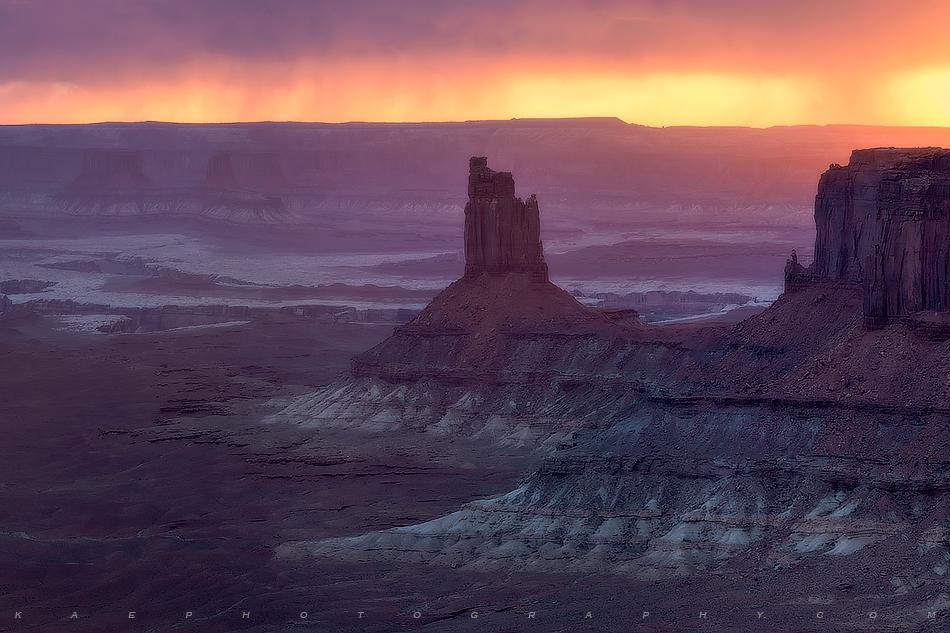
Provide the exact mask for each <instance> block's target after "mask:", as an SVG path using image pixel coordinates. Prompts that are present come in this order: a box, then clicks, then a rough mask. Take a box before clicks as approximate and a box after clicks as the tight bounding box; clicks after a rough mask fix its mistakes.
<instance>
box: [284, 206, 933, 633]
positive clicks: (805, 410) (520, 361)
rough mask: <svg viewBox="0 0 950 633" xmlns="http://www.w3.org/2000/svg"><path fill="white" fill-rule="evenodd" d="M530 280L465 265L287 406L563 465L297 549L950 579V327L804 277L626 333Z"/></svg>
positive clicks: (907, 583)
mask: <svg viewBox="0 0 950 633" xmlns="http://www.w3.org/2000/svg"><path fill="white" fill-rule="evenodd" d="M853 229H854V227H852V226H851V225H849V224H847V223H845V226H844V227H842V229H841V230H842V231H845V232H852V231H853ZM845 241H846V240H845ZM823 257H826V256H825V255H823ZM789 269H790V270H791V271H792V272H795V273H798V274H800V275H803V276H805V275H807V274H808V271H807V269H805V267H804V266H802V265H801V264H800V263H799V262H798V261H797V258H794V259H793V260H792V261H790V263H789ZM519 275H520V276H519ZM529 277H530V275H526V274H509V275H508V276H507V277H506V279H508V280H509V281H508V283H512V282H511V280H514V279H520V281H519V284H521V285H517V286H507V288H508V291H510V293H511V294H510V296H511V297H517V298H518V301H511V302H509V303H505V302H499V301H498V297H499V296H508V295H505V294H504V293H503V292H502V293H499V289H500V288H505V287H506V286H504V284H501V285H498V284H493V283H491V282H492V280H493V279H494V277H493V276H492V275H491V274H489V273H484V274H482V275H479V277H478V278H477V279H478V280H480V281H479V283H481V284H485V285H484V286H480V285H479V283H473V282H471V281H467V280H466V279H463V280H460V281H459V282H457V283H456V284H455V285H453V287H451V288H450V289H448V290H447V291H446V292H445V293H443V295H440V298H439V299H436V301H434V302H433V303H432V304H431V305H430V306H429V307H428V308H427V309H426V310H425V311H424V312H423V313H421V314H420V315H419V317H417V320H416V321H414V322H413V324H411V325H412V327H408V328H406V329H404V330H402V331H397V334H396V335H395V336H394V337H393V338H392V339H390V340H388V341H386V342H385V343H383V344H382V345H380V346H379V347H378V348H376V349H375V350H371V351H370V352H367V353H366V354H363V355H361V356H360V357H358V358H357V359H356V361H355V362H354V374H355V375H354V376H353V377H352V378H350V379H349V380H347V381H344V382H342V383H340V384H337V385H335V386H333V387H332V388H330V389H327V390H324V391H321V392H318V393H316V394H311V395H310V396H305V397H303V398H300V399H297V400H296V401H295V402H293V403H292V404H291V405H290V406H288V407H287V408H286V409H285V411H284V412H283V414H281V415H279V416H276V417H275V418H273V419H274V420H284V421H292V422H297V423H300V424H304V425H311V426H320V427H339V426H343V427H347V428H351V429H356V430H360V431H363V432H367V433H374V434H386V433H393V432H398V433H407V432H411V433H418V434H419V436H420V437H426V436H431V437H435V436H445V435H458V436H467V437H473V438H480V439H484V440H485V442H486V445H488V446H490V449H489V450H511V449H513V448H517V449H519V450H522V451H524V452H525V453H526V454H528V455H532V456H534V457H535V458H538V457H544V461H543V463H541V464H540V466H539V467H537V468H536V469H535V470H534V471H533V472H532V473H531V474H529V475H528V476H527V477H526V478H525V479H524V481H523V482H522V485H521V486H519V487H518V488H517V489H516V490H513V491H511V492H509V493H508V494H505V495H502V496H500V497H497V498H493V499H486V500H477V501H472V502H471V503H469V504H467V505H466V506H465V507H463V508H461V509H459V511H457V512H455V513H452V514H449V515H446V516H443V517H437V518H434V519H433V520H431V521H428V522H426V523H422V524H419V525H407V526H402V527H396V528H393V529H390V530H385V531H381V532H373V533H370V534H364V535H354V536H351V537H347V538H338V539H330V540H324V541H317V542H297V543H294V542H288V543H285V544H283V545H282V546H280V547H279V548H278V554H279V555H280V556H285V557H307V556H317V557H334V558H342V559H345V560H351V561H378V560H389V561H417V562H418V561H422V562H431V563H434V564H445V565H451V566H454V567H458V566H461V567H467V568H472V569H480V570H496V569H509V570H510V569H521V570H539V571H559V570H566V569H567V570H593V571H610V572H617V573H624V574H630V575H633V576H637V577H640V578H645V579H656V578H662V577H668V576H671V575H681V574H692V573H708V572H710V571H714V572H715V573H727V572H728V573H736V574H740V575H741V574H746V573H750V572H753V573H755V572H762V571H766V572H770V573H772V572H775V571H776V570H784V569H787V568H789V567H795V566H802V565H813V566H819V565H824V566H825V568H828V569H835V570H839V572H840V574H841V575H842V576H847V577H848V578H849V580H848V581H847V582H848V583H852V584H853V585H860V584H861V583H862V582H863V580H862V578H863V575H864V572H863V571H862V568H860V567H859V566H857V567H854V569H851V568H850V567H848V566H847V565H846V564H844V563H842V562H841V561H842V560H852V561H854V560H863V561H868V560H873V561H876V564H877V566H878V569H879V570H880V574H883V575H882V576H881V577H882V578H886V580H887V583H888V587H892V588H893V590H894V591H899V592H900V593H899V594H898V595H901V596H905V598H902V599H906V601H907V602H906V604H907V605H910V606H908V609H911V608H912V607H913V605H917V604H923V603H924V601H925V600H927V599H929V598H930V597H932V595H933V592H934V591H936V590H938V589H939V588H940V587H942V586H944V583H945V578H946V577H947V575H948V573H950V546H948V543H947V542H945V541H944V540H943V538H944V528H943V526H945V525H946V524H947V522H948V521H950V496H948V495H947V490H950V470H948V468H947V464H948V463H950V381H947V380H946V376H947V375H948V374H950V361H948V359H950V342H948V341H947V340H946V339H941V338H940V337H939V336H921V335H920V333H919V332H918V331H917V330H915V329H914V328H913V327H911V324H910V323H907V322H904V321H899V322H896V323H892V324H890V325H889V326H887V327H885V328H880V329H868V328H865V327H864V297H863V289H862V287H861V286H860V285H859V284H856V283H853V282H850V281H849V280H848V279H841V278H833V279H832V278H828V279H825V280H824V281H823V282H822V283H806V284H802V286H801V287H800V288H797V289H796V291H795V292H789V293H786V294H785V295H783V296H782V297H781V298H780V299H779V300H778V301H777V302H775V304H773V305H772V306H771V307H770V308H769V309H768V310H766V311H765V312H763V313H761V314H759V315H756V316H754V317H752V318H750V319H748V320H746V321H744V322H742V323H739V324H737V325H735V326H726V325H706V326H668V327H662V328H660V327H643V326H641V327H635V328H629V327H628V328H623V327H619V326H618V325H617V324H615V323H611V322H609V320H598V319H597V318H595V316H594V314H593V313H592V312H591V311H589V309H587V308H584V307H583V306H580V307H574V308H571V309H568V308H567V305H568V304H566V303H563V302H560V300H559V299H555V298H554V297H555V296H556V293H554V291H551V292H552V293H553V294H552V295H551V297H552V298H551V299H550V300H549V301H547V302H545V304H544V305H543V306H542V307H541V308H540V309H539V308H538V307H537V306H536V305H532V304H531V302H530V300H525V299H524V298H523V297H524V296H526V295H525V288H528V287H531V285H532V282H531V281H530V279H529ZM489 288H491V289H493V290H492V291H491V292H487V289H489ZM490 300H491V301H495V302H496V303H487V302H488V301H490ZM499 305H501V306H504V305H510V306H516V305H517V306H521V305H525V307H526V309H525V310H524V311H521V310H520V307H519V308H517V309H516V308H514V307H512V308H511V310H512V312H510V313H506V312H505V311H504V310H499V309H498V306H499ZM554 306H559V307H558V308H557V309H556V310H555V309H553V307H554ZM546 310H547V314H548V316H549V318H546V319H538V318H528V316H527V315H529V314H535V313H545V311H546ZM515 316H517V317H518V318H523V320H520V321H519V320H518V319H516V318H515ZM598 316H600V317H603V315H598ZM933 321H934V323H936V324H938V325H939V320H937V319H934V320H933ZM934 327H936V325H935V326H934ZM845 557H852V558H850V559H848V558H845ZM862 557H863V558H862ZM849 574H850V575H849ZM862 591H864V589H862ZM869 591H873V592H878V593H875V594H874V595H876V596H877V595H880V596H884V595H887V592H888V591H889V590H885V589H880V588H873V589H869ZM882 591H883V592H884V593H880V592H882ZM915 601H916V602H915ZM911 610H912V609H911ZM910 612H911V611H908V613H910ZM908 617H911V616H908Z"/></svg>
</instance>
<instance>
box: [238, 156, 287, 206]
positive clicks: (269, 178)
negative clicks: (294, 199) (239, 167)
mask: <svg viewBox="0 0 950 633" xmlns="http://www.w3.org/2000/svg"><path fill="white" fill-rule="evenodd" d="M244 182H245V183H246V184H247V186H248V188H249V189H252V190H254V191H260V192H261V193H263V194H264V195H265V196H276V195H279V194H280V193H281V192H285V191H292V190H294V189H296V188H297V186H296V185H295V184H294V183H292V182H291V181H290V179H288V178H287V176H285V175H284V170H283V169H282V168H281V166H280V157H279V156H278V155H277V154H276V153H275V152H256V153H254V154H249V155H247V172H246V174H245V176H244Z"/></svg>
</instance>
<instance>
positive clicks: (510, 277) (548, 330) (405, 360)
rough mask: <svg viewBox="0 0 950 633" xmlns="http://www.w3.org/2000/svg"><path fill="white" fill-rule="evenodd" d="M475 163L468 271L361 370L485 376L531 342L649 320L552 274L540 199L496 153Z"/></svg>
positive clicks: (366, 358) (356, 368) (602, 334)
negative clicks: (522, 188) (525, 191)
mask: <svg viewBox="0 0 950 633" xmlns="http://www.w3.org/2000/svg"><path fill="white" fill-rule="evenodd" d="M469 167H470V174H469V185H468V192H469V203H468V204H467V205H466V207H465V256H466V258H465V261H466V264H465V274H464V275H463V277H462V278H461V279H459V280H458V281H456V282H455V283H453V284H452V285H450V286H449V287H448V288H446V289H445V290H443V291H442V292H441V293H440V294H439V295H438V296H437V297H436V298H435V299H433V300H432V302H431V303H429V305H427V306H426V307H425V309H424V310H423V311H422V312H420V313H419V314H418V315H417V316H416V317H415V318H414V319H413V320H412V321H410V322H409V323H407V324H406V325H404V326H401V327H399V328H397V329H396V331H395V332H394V333H393V336H392V337H390V338H389V339H387V340H386V341H384V342H383V343H381V344H380V345H378V346H376V347H374V348H373V349H371V350H369V351H367V352H365V353H363V354H360V355H359V356H357V357H356V358H354V359H353V374H354V376H355V377H357V378H382V379H383V380H387V381H393V380H395V381H403V382H405V381H416V380H421V379H424V378H426V377H429V378H432V377H440V378H442V379H446V378H450V379H451V380H458V379H460V378H464V377H469V378H470V377H472V376H482V377H485V376H488V375H494V374H497V372H499V371H501V372H502V373H505V372H507V371H508V370H510V369H511V367H512V361H515V360H516V359H517V360H519V361H523V360H526V359H525V358H518V357H519V355H521V354H522V353H521V352H518V350H519V349H522V348H523V346H524V343H525V340H530V339H534V340H535V341H539V340H541V339H543V338H545V337H549V338H550V337H554V338H561V337H564V336H568V337H582V338H584V337H586V338H589V339H597V338H610V337H613V336H615V335H617V334H618V333H620V332H623V331H625V330H627V329H629V328H630V327H631V326H637V325H639V321H638V315H637V313H636V311H635V310H632V309H631V310H624V311H616V310H613V311H609V313H607V312H605V311H604V310H599V309H596V308H590V307H588V306H585V305H583V304H581V303H580V302H579V301H577V299H575V298H574V297H572V296H571V295H570V294H569V293H567V292H566V291H565V290H563V289H561V288H559V287H557V286H555V285H554V284H552V283H551V282H550V281H548V269H547V264H546V263H545V262H544V257H543V255H542V246H541V238H540V226H539V213H538V204H537V200H536V199H535V198H534V197H533V196H532V197H531V198H529V199H528V202H524V201H522V200H521V199H520V198H517V197H515V195H514V191H515V185H514V179H513V178H512V175H511V174H510V173H508V172H494V171H492V170H491V169H489V168H488V165H487V159H486V158H480V157H472V158H471V159H470V161H469ZM537 354H538V353H537V352H536V353H535V354H533V355H531V356H529V358H532V359H534V360H537ZM528 362H529V363H530V362H531V361H530V360H529V361H528ZM516 364H518V363H516Z"/></svg>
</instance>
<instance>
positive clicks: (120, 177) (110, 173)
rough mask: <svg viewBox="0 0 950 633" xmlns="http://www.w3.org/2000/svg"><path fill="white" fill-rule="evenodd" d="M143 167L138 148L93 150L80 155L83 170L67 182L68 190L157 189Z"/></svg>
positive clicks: (82, 191)
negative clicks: (81, 156) (70, 181)
mask: <svg viewBox="0 0 950 633" xmlns="http://www.w3.org/2000/svg"><path fill="white" fill-rule="evenodd" d="M158 188H159V187H158V185H157V184H156V183H155V182H154V181H152V179H151V178H149V177H148V176H146V175H145V172H144V171H143V170H142V152H141V151H139V150H118V149H108V150H95V151H88V152H86V153H85V155H84V156H83V161H82V172H80V174H79V176H77V177H76V179H75V180H74V181H73V182H72V183H70V184H69V185H67V187H66V192H67V193H90V192H92V193H94V192H100V191H109V192H115V191H141V190H152V189H158Z"/></svg>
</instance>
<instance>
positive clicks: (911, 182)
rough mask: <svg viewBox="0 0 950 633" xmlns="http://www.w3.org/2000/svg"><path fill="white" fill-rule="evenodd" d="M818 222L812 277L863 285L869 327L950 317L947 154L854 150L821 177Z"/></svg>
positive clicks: (937, 150) (928, 150)
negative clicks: (930, 315) (926, 314)
mask: <svg viewBox="0 0 950 633" xmlns="http://www.w3.org/2000/svg"><path fill="white" fill-rule="evenodd" d="M815 222H816V225H817V238H816V241H815V262H814V264H813V265H812V267H811V270H810V271H809V272H810V273H811V274H813V275H814V276H816V277H818V278H821V279H829V280H835V281H852V282H856V283H862V284H863V285H864V315H865V322H866V324H867V325H868V326H871V327H881V326H884V325H887V323H888V322H890V321H892V320H895V319H903V318H907V317H910V316H912V315H914V314H915V313H917V312H920V311H923V310H930V311H946V310H950V150H945V149H940V148H933V147H929V148H922V149H894V148H886V149H867V150H856V151H855V152H854V153H853V154H852V155H851V162H850V163H849V164H848V165H847V166H845V167H841V166H838V165H832V167H831V169H829V170H828V171H826V172H825V173H824V175H822V177H821V181H820V182H819V184H818V195H817V196H816V198H815Z"/></svg>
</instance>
